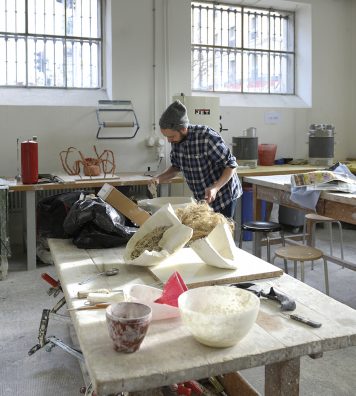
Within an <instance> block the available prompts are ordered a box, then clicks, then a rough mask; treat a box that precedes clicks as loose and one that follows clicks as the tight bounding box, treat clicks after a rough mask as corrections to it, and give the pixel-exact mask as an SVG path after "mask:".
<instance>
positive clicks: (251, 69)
mask: <svg viewBox="0 0 356 396" xmlns="http://www.w3.org/2000/svg"><path fill="white" fill-rule="evenodd" d="M191 28H192V32H191V37H192V39H191V40H192V46H191V62H192V90H193V91H203V92H234V93H236V92H237V93H264V94H266V93H267V94H289V95H293V94H294V93H295V88H294V81H295V67H294V65H295V52H294V13H293V12H290V11H281V10H272V9H264V8H253V7H245V6H232V5H228V4H225V5H224V4H220V3H219V4H215V3H211V2H210V3H208V2H195V1H194V2H192V3H191Z"/></svg>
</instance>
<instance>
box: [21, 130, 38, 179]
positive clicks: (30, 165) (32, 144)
mask: <svg viewBox="0 0 356 396" xmlns="http://www.w3.org/2000/svg"><path fill="white" fill-rule="evenodd" d="M21 177H22V183H23V184H35V183H37V182H38V143H37V138H36V137H34V138H32V140H27V141H25V142H22V143H21Z"/></svg>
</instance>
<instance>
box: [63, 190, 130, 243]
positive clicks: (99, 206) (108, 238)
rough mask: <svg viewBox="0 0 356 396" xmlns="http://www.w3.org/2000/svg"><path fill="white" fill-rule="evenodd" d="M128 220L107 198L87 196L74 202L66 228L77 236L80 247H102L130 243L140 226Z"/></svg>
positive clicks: (76, 240) (75, 239)
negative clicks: (106, 200)
mask: <svg viewBox="0 0 356 396" xmlns="http://www.w3.org/2000/svg"><path fill="white" fill-rule="evenodd" d="M125 221H126V218H125V216H124V215H123V214H121V213H119V212H118V211H117V210H115V209H114V208H113V207H112V206H111V205H109V204H108V203H107V202H105V201H103V200H102V199H101V198H99V197H91V196H88V197H85V199H84V200H78V201H77V202H75V203H74V204H73V205H72V207H71V209H70V210H69V212H68V215H67V217H66V218H65V220H64V223H63V228H64V230H65V232H66V233H67V234H69V235H70V236H73V237H74V239H73V243H74V244H75V245H76V246H77V247H82V248H87V249H99V248H107V247H116V246H121V245H123V244H126V243H127V241H128V240H129V239H130V238H131V237H132V235H133V234H134V233H135V232H136V231H137V228H136V227H129V226H126V225H125Z"/></svg>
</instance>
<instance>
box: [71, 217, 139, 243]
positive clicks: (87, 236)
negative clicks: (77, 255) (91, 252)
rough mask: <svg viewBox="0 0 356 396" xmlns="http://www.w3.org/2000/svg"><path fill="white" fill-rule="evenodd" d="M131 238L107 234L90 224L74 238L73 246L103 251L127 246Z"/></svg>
mask: <svg viewBox="0 0 356 396" xmlns="http://www.w3.org/2000/svg"><path fill="white" fill-rule="evenodd" d="M130 237H131V236H129V235H127V236H120V235H118V234H114V233H107V232H105V231H103V230H101V229H100V228H99V227H96V226H95V225H94V224H91V223H88V224H87V225H85V226H84V227H83V228H82V229H81V230H80V232H79V233H78V234H77V235H76V236H75V237H74V238H73V244H74V245H75V246H77V247H78V248H80V249H103V248H112V247H117V246H122V245H126V243H127V241H128V240H129V239H130Z"/></svg>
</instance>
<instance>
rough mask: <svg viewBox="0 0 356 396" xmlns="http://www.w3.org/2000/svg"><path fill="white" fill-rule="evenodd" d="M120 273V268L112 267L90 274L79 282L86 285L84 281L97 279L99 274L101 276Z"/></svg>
mask: <svg viewBox="0 0 356 396" xmlns="http://www.w3.org/2000/svg"><path fill="white" fill-rule="evenodd" d="M118 273H119V269H118V268H111V269H108V270H106V271H102V272H99V273H97V274H95V275H92V276H90V277H89V278H87V279H85V280H83V281H81V282H79V283H78V285H84V283H88V282H90V281H91V280H93V279H95V278H96V277H97V276H100V275H106V276H113V275H116V274H118Z"/></svg>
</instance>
